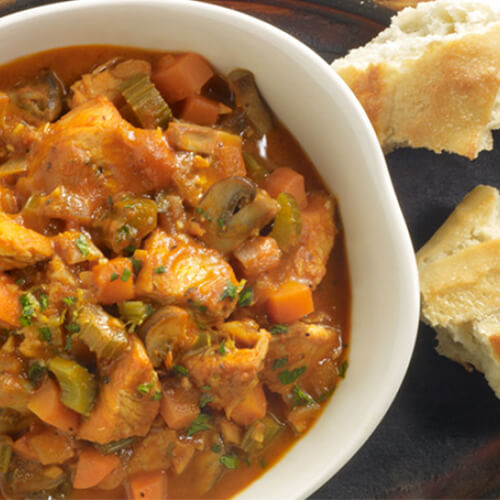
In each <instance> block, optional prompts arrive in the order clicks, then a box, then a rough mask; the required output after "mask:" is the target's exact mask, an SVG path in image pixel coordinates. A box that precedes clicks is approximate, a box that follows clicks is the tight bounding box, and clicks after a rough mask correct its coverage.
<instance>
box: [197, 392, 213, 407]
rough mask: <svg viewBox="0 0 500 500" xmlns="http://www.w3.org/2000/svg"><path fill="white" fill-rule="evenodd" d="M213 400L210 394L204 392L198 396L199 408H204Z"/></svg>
mask: <svg viewBox="0 0 500 500" xmlns="http://www.w3.org/2000/svg"><path fill="white" fill-rule="evenodd" d="M213 400H214V397H213V396H212V395H211V394H209V393H208V392H204V393H203V394H202V395H201V396H200V402H199V406H200V408H205V406H207V404H208V403H210V401H213Z"/></svg>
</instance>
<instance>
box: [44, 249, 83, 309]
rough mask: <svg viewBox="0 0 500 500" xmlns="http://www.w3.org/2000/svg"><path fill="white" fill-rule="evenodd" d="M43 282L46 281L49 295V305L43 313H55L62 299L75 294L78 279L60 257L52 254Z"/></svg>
mask: <svg viewBox="0 0 500 500" xmlns="http://www.w3.org/2000/svg"><path fill="white" fill-rule="evenodd" d="M44 282H45V283H48V290H47V294H48V296H49V305H48V307H47V309H46V310H45V315H46V316H51V315H57V314H58V313H59V312H60V307H59V306H61V305H62V299H64V298H66V297H74V296H75V295H76V292H77V288H78V280H77V278H76V277H75V275H74V274H73V273H72V272H71V270H70V269H69V267H68V266H67V265H66V264H65V263H64V262H63V261H62V259H61V258H60V257H59V256H58V255H54V257H53V258H52V259H51V260H50V262H49V264H48V266H47V270H46V271H45V276H44Z"/></svg>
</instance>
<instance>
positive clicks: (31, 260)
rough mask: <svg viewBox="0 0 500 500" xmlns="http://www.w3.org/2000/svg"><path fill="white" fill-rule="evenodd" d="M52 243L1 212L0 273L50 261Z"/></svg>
mask: <svg viewBox="0 0 500 500" xmlns="http://www.w3.org/2000/svg"><path fill="white" fill-rule="evenodd" d="M52 254H53V249H52V242H51V241H50V239H49V238H47V237H46V236H43V235H41V234H39V233H37V232H35V231H32V230H31V229H26V228H25V227H24V226H21V225H20V224H17V223H16V222H14V221H13V220H12V219H11V218H10V217H9V216H8V215H6V214H4V213H3V212H0V271H7V270H10V269H20V268H23V267H27V266H31V265H33V264H36V263H37V262H40V261H43V260H47V259H49V258H50V257H51V256H52Z"/></svg>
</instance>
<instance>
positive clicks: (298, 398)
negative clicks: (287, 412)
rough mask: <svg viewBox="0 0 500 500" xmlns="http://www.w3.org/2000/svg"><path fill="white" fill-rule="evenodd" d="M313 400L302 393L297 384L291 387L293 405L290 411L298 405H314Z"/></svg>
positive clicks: (305, 393)
mask: <svg viewBox="0 0 500 500" xmlns="http://www.w3.org/2000/svg"><path fill="white" fill-rule="evenodd" d="M315 402H316V401H314V399H313V398H312V397H311V396H309V394H307V392H304V391H303V390H302V389H301V388H300V387H299V386H298V385H297V384H295V385H294V386H293V404H292V409H293V408H295V407H296V406H298V405H310V404H313V403H315Z"/></svg>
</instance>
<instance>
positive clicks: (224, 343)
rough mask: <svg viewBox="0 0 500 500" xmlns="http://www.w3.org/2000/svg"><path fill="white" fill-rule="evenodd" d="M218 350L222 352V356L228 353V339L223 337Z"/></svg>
mask: <svg viewBox="0 0 500 500" xmlns="http://www.w3.org/2000/svg"><path fill="white" fill-rule="evenodd" d="M218 351H219V352H220V355H221V356H225V355H226V339H222V342H221V343H220V346H219V349H218Z"/></svg>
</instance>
